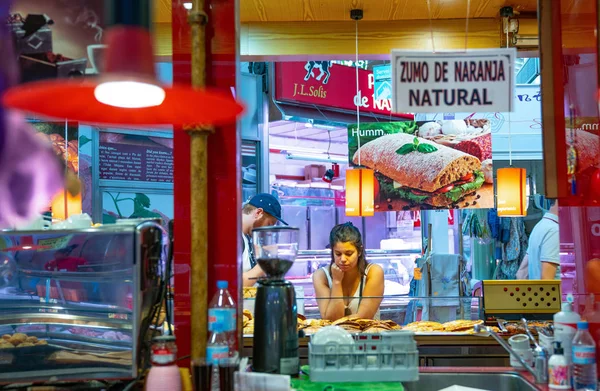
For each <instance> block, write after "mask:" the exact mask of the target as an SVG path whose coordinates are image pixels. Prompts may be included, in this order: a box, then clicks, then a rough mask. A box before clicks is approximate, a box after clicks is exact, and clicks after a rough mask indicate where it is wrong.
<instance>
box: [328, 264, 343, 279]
mask: <svg viewBox="0 0 600 391" xmlns="http://www.w3.org/2000/svg"><path fill="white" fill-rule="evenodd" d="M331 279H332V280H333V282H337V283H341V282H342V280H343V279H344V271H343V270H342V269H340V268H339V267H338V265H336V264H335V263H334V264H333V265H331Z"/></svg>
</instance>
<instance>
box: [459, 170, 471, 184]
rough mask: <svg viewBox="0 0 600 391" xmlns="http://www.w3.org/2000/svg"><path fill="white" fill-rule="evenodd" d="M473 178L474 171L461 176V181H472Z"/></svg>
mask: <svg viewBox="0 0 600 391" xmlns="http://www.w3.org/2000/svg"><path fill="white" fill-rule="evenodd" d="M471 179H473V173H472V172H471V173H468V174H467V175H465V176H462V177H460V180H461V181H467V182H468V181H470V180H471Z"/></svg>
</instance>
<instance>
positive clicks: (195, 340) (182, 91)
mask: <svg viewBox="0 0 600 391" xmlns="http://www.w3.org/2000/svg"><path fill="white" fill-rule="evenodd" d="M111 3H112V5H113V6H114V8H115V9H116V10H117V11H118V12H116V13H119V12H120V13H121V14H120V16H127V17H133V18H134V19H135V18H137V17H138V16H139V14H140V12H137V11H136V10H135V9H136V8H137V7H140V10H141V11H144V12H145V11H148V7H149V3H150V2H147V1H136V2H133V1H122V0H112V1H111ZM204 3H205V0H192V1H191V8H190V7H189V6H188V7H186V8H187V9H188V10H189V15H188V16H189V18H188V22H189V24H190V26H191V34H192V48H191V49H192V50H191V53H192V87H189V86H181V85H175V86H173V87H168V86H163V85H160V84H159V83H158V82H157V81H156V77H155V71H154V59H153V55H152V53H153V52H152V44H151V42H152V40H151V36H150V34H149V33H148V31H147V29H145V28H142V27H135V26H133V27H132V25H131V24H129V25H128V27H120V26H119V27H113V28H111V29H110V30H109V31H108V32H107V41H106V43H107V45H108V47H107V49H106V51H105V55H104V56H105V65H104V67H103V69H104V73H103V74H102V75H100V76H99V77H97V78H96V79H93V80H87V79H84V80H81V79H70V80H55V81H44V82H36V83H28V84H23V85H20V86H18V87H14V88H12V89H10V90H9V91H7V93H6V94H5V95H4V97H3V102H4V104H5V106H7V107H9V108H13V109H19V110H23V111H26V112H30V113H34V114H38V115H43V116H47V117H55V118H61V119H65V118H66V119H69V120H74V121H79V122H87V123H95V124H100V125H124V126H127V125H137V126H140V125H142V126H144V125H146V126H156V125H172V126H176V127H179V128H183V129H185V130H186V131H187V132H188V133H189V134H190V154H191V156H193V157H194V158H193V159H192V160H191V163H190V164H191V167H190V171H191V173H190V183H191V202H190V222H191V227H192V229H191V243H192V246H191V247H192V248H191V256H190V266H191V312H192V314H191V315H192V318H193V319H194V322H192V326H191V344H192V346H191V358H192V359H198V358H202V357H205V356H206V341H207V339H208V335H207V327H206V325H207V323H208V321H207V308H208V298H207V289H206V286H207V275H208V273H207V267H208V266H207V265H208V259H207V257H208V255H207V254H208V250H207V243H208V211H207V209H208V206H207V205H208V200H207V198H208V197H207V175H208V169H207V156H208V151H207V148H208V144H207V142H208V141H207V138H208V137H209V135H210V134H211V133H212V132H214V131H215V129H214V128H213V127H212V125H219V124H223V123H228V122H229V123H231V122H233V121H234V120H235V119H236V118H237V116H238V115H240V114H241V113H242V111H243V107H242V106H241V105H240V104H239V103H237V102H236V101H235V99H234V97H233V96H232V95H231V93H222V92H218V91H210V90H208V89H206V88H205V86H206V42H207V39H206V24H207V23H208V22H209V20H208V15H207V14H206V13H205V12H204V8H205V4H204ZM138 11H139V10H138ZM144 15H146V14H144ZM126 19H127V18H126ZM142 19H143V18H142ZM122 21H123V20H122ZM176 129H177V128H176Z"/></svg>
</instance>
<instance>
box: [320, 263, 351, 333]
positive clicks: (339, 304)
mask: <svg viewBox="0 0 600 391" xmlns="http://www.w3.org/2000/svg"><path fill="white" fill-rule="evenodd" d="M312 278H313V286H314V288H315V297H316V298H317V303H318V304H319V312H321V318H322V319H327V320H331V321H334V320H338V319H339V318H342V317H344V312H345V309H346V306H345V305H344V299H343V298H342V296H344V294H343V293H342V283H341V281H340V282H336V281H332V283H333V286H332V287H331V288H330V287H329V285H328V283H327V276H326V275H325V271H324V270H322V269H319V270H317V271H316V272H315V273H314V274H313V277H312Z"/></svg>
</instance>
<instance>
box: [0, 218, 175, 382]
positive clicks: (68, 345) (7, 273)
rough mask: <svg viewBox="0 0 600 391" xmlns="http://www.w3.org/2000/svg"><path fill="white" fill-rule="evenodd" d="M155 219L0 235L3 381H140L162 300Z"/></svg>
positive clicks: (0, 359) (160, 249)
mask: <svg viewBox="0 0 600 391" xmlns="http://www.w3.org/2000/svg"><path fill="white" fill-rule="evenodd" d="M165 237H166V235H165V234H164V231H163V228H162V227H161V226H160V225H158V224H156V223H153V222H143V223H139V222H133V223H131V222H129V223H124V224H122V225H110V226H103V227H97V228H89V229H83V230H49V231H30V232H24V231H3V232H2V233H1V235H0V336H1V337H0V338H1V339H0V382H2V381H8V380H10V381H14V380H16V379H29V380H31V379H37V380H46V379H49V378H57V379H106V378H135V377H137V375H138V370H140V369H143V368H144V367H145V365H146V359H145V357H146V353H145V352H146V351H147V347H148V341H149V340H150V338H151V335H149V333H150V332H151V323H152V322H153V320H154V319H157V318H158V316H157V312H158V308H159V304H160V302H161V298H162V295H163V294H164V283H163V281H164V268H165V257H164V254H165V253H166V251H165V246H164V238H165Z"/></svg>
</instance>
